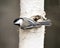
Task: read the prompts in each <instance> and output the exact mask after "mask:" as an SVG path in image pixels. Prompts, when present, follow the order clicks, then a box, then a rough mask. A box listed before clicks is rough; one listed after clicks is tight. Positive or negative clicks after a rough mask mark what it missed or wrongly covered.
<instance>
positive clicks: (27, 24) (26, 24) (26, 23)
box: [14, 17, 50, 29]
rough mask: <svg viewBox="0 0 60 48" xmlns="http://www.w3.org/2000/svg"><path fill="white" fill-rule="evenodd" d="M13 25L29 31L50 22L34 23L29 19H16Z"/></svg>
mask: <svg viewBox="0 0 60 48" xmlns="http://www.w3.org/2000/svg"><path fill="white" fill-rule="evenodd" d="M14 24H15V25H18V26H20V28H21V29H31V28H36V27H40V26H41V25H46V26H47V25H49V24H50V20H44V21H42V22H36V21H34V20H32V19H29V18H26V17H24V18H17V19H16V20H14Z"/></svg>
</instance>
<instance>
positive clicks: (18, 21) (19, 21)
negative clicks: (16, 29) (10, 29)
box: [14, 18, 23, 26]
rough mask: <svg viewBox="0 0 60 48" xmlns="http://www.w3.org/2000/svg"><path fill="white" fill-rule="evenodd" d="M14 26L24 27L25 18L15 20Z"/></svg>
mask: <svg viewBox="0 0 60 48" xmlns="http://www.w3.org/2000/svg"><path fill="white" fill-rule="evenodd" d="M14 24H15V25H18V26H22V24H23V18H17V19H15V20H14Z"/></svg>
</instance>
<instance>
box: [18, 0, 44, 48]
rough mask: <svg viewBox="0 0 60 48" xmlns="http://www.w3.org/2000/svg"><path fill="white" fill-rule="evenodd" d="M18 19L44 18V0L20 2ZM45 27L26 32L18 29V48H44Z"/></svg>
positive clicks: (23, 0)
mask: <svg viewBox="0 0 60 48" xmlns="http://www.w3.org/2000/svg"><path fill="white" fill-rule="evenodd" d="M20 9H21V11H20V17H27V18H30V17H31V16H34V15H41V16H43V17H45V15H44V14H43V13H44V0H20ZM44 33H45V26H41V27H40V28H33V29H28V30H22V29H19V48H44Z"/></svg>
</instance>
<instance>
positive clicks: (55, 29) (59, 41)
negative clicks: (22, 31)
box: [0, 0, 60, 48]
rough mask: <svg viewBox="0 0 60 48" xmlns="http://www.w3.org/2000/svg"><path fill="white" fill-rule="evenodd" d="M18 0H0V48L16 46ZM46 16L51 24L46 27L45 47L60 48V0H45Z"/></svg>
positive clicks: (16, 47)
mask: <svg viewBox="0 0 60 48" xmlns="http://www.w3.org/2000/svg"><path fill="white" fill-rule="evenodd" d="M19 11H20V8H19V0H0V48H18V41H19V40H18V36H19V33H18V27H17V26H15V25H14V24H13V21H14V19H16V18H18V17H19V14H20V13H19ZM45 11H46V13H47V15H46V17H47V18H49V19H51V20H52V26H50V27H46V34H45V48H60V16H59V15H60V0H45Z"/></svg>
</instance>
